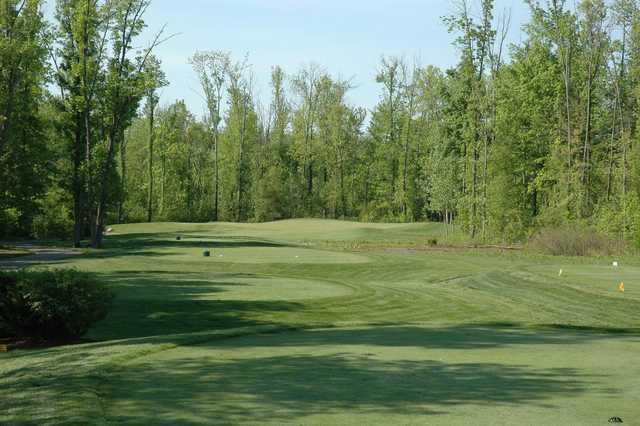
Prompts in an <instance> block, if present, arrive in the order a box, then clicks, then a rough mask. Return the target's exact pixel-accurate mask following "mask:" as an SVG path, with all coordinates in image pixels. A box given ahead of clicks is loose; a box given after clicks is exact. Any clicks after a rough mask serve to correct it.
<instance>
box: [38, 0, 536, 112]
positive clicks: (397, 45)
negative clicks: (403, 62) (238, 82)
mask: <svg viewBox="0 0 640 426" xmlns="http://www.w3.org/2000/svg"><path fill="white" fill-rule="evenodd" d="M48 1H49V3H52V2H53V1H54V0H48ZM471 3H474V0H471ZM49 7H51V5H49ZM505 8H507V9H510V10H511V13H512V25H511V33H510V36H509V40H510V41H512V42H514V41H515V42H517V41H519V40H520V37H521V35H520V27H521V25H522V24H523V23H524V22H526V20H527V17H528V13H527V7H526V6H525V5H524V3H523V1H522V0H496V12H500V11H502V10H504V9H505ZM451 12H453V6H452V4H451V2H450V1H445V0H154V1H153V3H152V5H151V7H150V9H149V11H148V14H147V18H146V21H147V23H148V25H149V28H148V29H147V36H148V37H150V36H151V35H152V33H155V32H156V31H157V30H158V29H159V28H160V27H161V26H162V25H163V24H164V23H167V24H168V25H167V32H168V33H180V34H179V35H178V36H176V37H175V38H173V39H171V40H169V41H167V42H166V43H165V44H163V45H162V46H160V47H158V49H157V51H156V54H157V55H158V56H159V57H160V59H161V60H162V62H163V68H164V70H165V72H166V74H167V77H168V79H169V81H170V83H171V84H170V86H169V87H166V88H164V89H163V92H162V98H161V103H163V104H167V103H170V102H173V101H174V100H176V99H184V100H185V101H186V102H187V104H188V106H189V108H190V109H191V110H192V112H194V113H195V114H197V115H201V113H202V112H203V109H204V105H203V103H202V101H201V98H200V96H199V95H198V81H197V79H196V77H195V75H194V74H193V72H192V70H191V67H190V65H189V64H188V62H187V61H188V58H189V57H190V56H191V55H192V54H193V53H194V52H196V51H197V50H209V49H213V50H225V51H230V52H232V54H233V55H234V57H236V58H241V57H242V56H243V55H244V54H247V53H248V54H249V62H250V63H251V64H252V68H253V71H254V74H255V77H256V92H257V95H258V96H259V97H260V98H261V99H262V100H263V102H265V103H266V102H268V97H269V77H270V70H271V67H272V66H273V65H280V66H281V67H282V68H283V69H284V70H285V71H286V72H287V73H294V72H296V71H297V70H298V69H299V68H300V67H301V66H302V65H304V64H306V63H309V62H316V63H318V64H320V65H322V66H323V67H325V68H326V69H327V71H329V72H330V73H331V74H332V75H335V76H339V77H342V78H353V82H354V84H355V85H356V86H357V87H356V88H354V89H353V91H352V92H351V94H350V96H349V99H350V101H351V102H352V103H354V104H357V105H359V106H364V107H367V108H372V107H373V106H374V105H375V104H376V102H377V100H378V98H379V94H380V92H379V87H378V85H377V84H376V83H375V80H374V78H375V73H376V69H377V67H378V64H379V62H380V58H381V56H382V55H394V56H404V57H405V58H406V59H408V60H410V61H412V60H413V58H416V57H417V58H419V62H420V63H421V64H422V65H427V64H432V65H437V66H440V67H443V68H446V67H450V66H452V65H454V64H455V63H456V61H457V55H458V52H456V50H455V48H453V47H452V45H451V42H452V39H453V36H452V35H450V34H448V33H447V30H446V28H445V26H444V25H443V24H442V20H441V17H442V16H444V15H449V14H451Z"/></svg>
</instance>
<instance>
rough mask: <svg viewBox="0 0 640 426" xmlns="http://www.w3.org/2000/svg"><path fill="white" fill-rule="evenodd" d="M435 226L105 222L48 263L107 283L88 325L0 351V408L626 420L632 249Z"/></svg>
mask: <svg viewBox="0 0 640 426" xmlns="http://www.w3.org/2000/svg"><path fill="white" fill-rule="evenodd" d="M177 235H180V236H181V237H182V240H181V241H177V240H176V236H177ZM434 238H435V239H438V240H439V241H442V240H443V239H444V238H445V237H444V229H443V228H442V226H441V225H439V224H411V225H406V224H359V223H350V222H339V221H322V220H292V221H284V222H275V223H266V224H150V225H123V226H115V227H114V234H113V235H111V236H109V237H108V238H107V240H106V249H105V250H103V251H101V252H97V253H94V254H90V255H88V256H84V257H80V258H74V259H72V260H69V261H68V262H67V263H66V265H65V266H75V267H78V268H80V269H82V270H88V271H93V272H95V273H97V274H99V276H100V277H101V278H102V279H104V280H105V281H106V282H108V283H109V284H110V285H111V286H112V288H113V290H114V292H115V293H116V296H117V297H116V300H115V303H114V306H113V309H112V312H111V314H110V315H109V317H108V318H107V319H106V320H105V321H103V322H102V323H100V324H98V325H97V326H96V327H94V328H93V329H92V330H91V332H90V335H89V336H88V337H89V338H91V339H93V340H94V341H95V343H88V344H84V345H77V346H72V347H62V348H54V349H48V350H38V351H29V352H24V351H18V352H13V353H9V354H0V389H1V394H0V395H1V397H0V424H3V425H4V424H6V423H8V424H14V423H15V424H21V423H31V424H69V423H76V424H87V423H89V424H105V423H111V424H123V423H133V424H166V425H174V424H216V423H217V424H234V423H235V424H274V425H275V424H318V425H326V424H335V425H345V424H353V425H363V424H461V425H462V424H486V425H496V424H504V425H512V424H563V425H565V424H567V425H590V424H593V425H602V424H607V420H608V419H609V418H610V417H611V416H619V417H622V418H623V419H624V421H625V424H638V422H640V408H639V407H640V391H639V389H640V365H639V363H638V360H639V359H640V261H639V260H638V259H634V258H629V259H621V260H620V262H621V267H620V268H614V267H613V266H611V262H612V260H613V259H606V258H601V259H595V258H591V259H568V258H559V257H556V258H553V257H546V256H533V255H530V254H526V253H524V252H520V251H509V252H503V251H499V250H486V249H478V250H458V249H455V250H454V249H447V250H439V249H432V248H425V247H428V245H429V240H430V239H434ZM423 248H425V249H424V250H423ZM205 249H209V250H212V257H209V258H205V257H203V256H202V252H203V250H205ZM561 268H562V269H563V271H564V273H563V275H562V277H559V276H558V271H559V270H560V269H561ZM622 281H624V282H625V284H626V292H625V293H620V292H618V291H617V286H618V284H619V283H620V282H622Z"/></svg>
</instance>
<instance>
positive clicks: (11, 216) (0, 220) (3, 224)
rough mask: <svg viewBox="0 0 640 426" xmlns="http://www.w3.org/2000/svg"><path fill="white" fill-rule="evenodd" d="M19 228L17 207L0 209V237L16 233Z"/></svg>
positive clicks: (7, 236)
mask: <svg viewBox="0 0 640 426" xmlns="http://www.w3.org/2000/svg"><path fill="white" fill-rule="evenodd" d="M19 229H20V213H19V211H18V209H15V208H9V209H0V238H9V237H11V236H14V235H17V234H18V233H19V232H18V231H19Z"/></svg>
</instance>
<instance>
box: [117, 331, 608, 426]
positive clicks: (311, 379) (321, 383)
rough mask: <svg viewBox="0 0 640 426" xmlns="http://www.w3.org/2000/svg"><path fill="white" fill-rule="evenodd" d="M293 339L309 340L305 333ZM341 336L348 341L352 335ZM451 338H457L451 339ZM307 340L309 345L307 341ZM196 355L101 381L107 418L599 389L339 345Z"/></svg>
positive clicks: (438, 403) (281, 418) (561, 378)
mask: <svg viewBox="0 0 640 426" xmlns="http://www.w3.org/2000/svg"><path fill="white" fill-rule="evenodd" d="M363 332H364V333H366V334H376V333H377V331H376V330H368V331H360V333H363ZM303 335H304V336H306V337H307V338H309V334H308V333H303ZM288 337H289V336H288ZM346 337H349V338H351V339H356V340H357V339H358V336H357V333H356V334H353V333H351V334H350V333H347V334H346ZM395 338H396V339H398V340H402V341H403V342H402V343H401V345H403V346H413V345H414V342H413V339H414V338H415V333H414V332H412V331H407V330H395ZM456 338H459V336H455V335H453V336H451V340H452V341H455V340H456ZM294 339H295V337H294ZM274 340H275V339H274ZM360 340H367V338H361V339H360ZM297 343H298V344H300V343H302V342H301V341H300V340H298V341H297ZM313 343H314V342H313V339H312V341H311V342H309V344H313ZM340 343H342V339H336V341H335V344H340ZM451 346H454V347H455V346H458V345H456V344H452V345H451ZM201 348H203V347H201ZM204 348H211V349H212V350H213V351H212V353H210V354H207V353H206V352H204V351H202V350H200V351H199V352H197V353H195V354H193V356H191V355H182V356H179V357H173V358H170V359H163V358H160V359H149V360H147V361H146V362H141V363H137V364H135V365H134V366H130V367H128V368H126V370H123V372H122V373H121V374H119V375H116V376H114V377H113V378H111V379H108V382H107V383H106V386H105V387H106V389H105V390H106V393H107V395H108V399H109V400H110V402H109V408H110V410H109V413H110V414H111V416H110V417H109V420H110V421H113V422H116V423H126V422H134V423H136V422H140V423H145V422H147V423H148V422H151V423H153V424H177V423H180V424H203V423H210V422H212V421H216V422H218V423H220V424H230V423H239V424H243V423H247V422H286V421H296V422H297V423H300V422H302V423H304V417H305V416H310V415H315V414H319V415H330V414H334V413H338V412H341V413H342V414H345V412H349V413H350V415H355V414H379V415H385V414H395V415H403V414H411V415H434V414H445V413H447V412H449V411H451V410H453V409H454V407H456V406H460V405H492V406H496V405H508V404H529V405H532V404H533V405H535V404H537V405H539V406H542V407H547V408H548V407H552V406H553V398H554V397H557V396H562V397H571V396H575V395H578V394H580V393H583V392H585V391H586V390H590V391H594V390H596V389H595V388H596V387H597V385H596V384H595V383H596V382H604V379H603V376H589V375H585V374H582V373H581V372H580V370H578V369H573V368H536V367H534V366H529V365H505V364H499V363H485V362H464V363H447V362H442V361H433V360H420V361H417V360H403V359H399V360H398V359H394V360H389V359H381V358H378V357H376V356H375V355H374V354H367V355H362V354H349V353H344V352H340V351H341V348H340V347H337V348H336V351H337V352H338V353H334V354H329V355H316V354H313V353H312V351H309V352H310V353H308V354H288V355H281V356H272V355H269V351H268V350H264V351H261V352H257V353H256V352H254V351H253V350H250V349H248V350H250V351H251V352H249V354H250V355H242V354H244V352H238V357H240V356H242V358H237V359H232V360H229V359H220V358H219V355H218V354H217V353H216V352H215V349H217V348H216V346H215V345H207V346H204ZM342 350H343V351H344V349H342ZM181 354H185V352H182V353H181ZM413 354H414V353H412V354H411V355H413ZM478 358H480V359H481V358H482V356H481V355H480V356H479V357H478ZM602 391H604V392H611V393H613V392H615V391H614V390H611V389H604V390H602ZM353 419H356V417H353Z"/></svg>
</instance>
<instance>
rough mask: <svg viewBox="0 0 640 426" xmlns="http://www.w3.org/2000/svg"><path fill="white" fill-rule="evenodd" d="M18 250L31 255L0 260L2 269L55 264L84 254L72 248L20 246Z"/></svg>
mask: <svg viewBox="0 0 640 426" xmlns="http://www.w3.org/2000/svg"><path fill="white" fill-rule="evenodd" d="M16 247H18V248H23V249H26V250H29V251H30V252H31V254H28V255H26V256H18V257H13V258H9V259H2V260H0V269H20V268H25V267H27V266H32V265H45V264H55V263H58V262H61V261H63V260H65V259H68V258H70V257H74V256H80V255H82V252H80V251H78V250H75V249H71V248H60V247H58V248H53V247H41V246H37V245H31V244H19V245H16Z"/></svg>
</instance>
